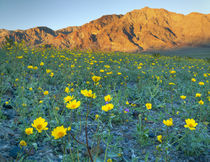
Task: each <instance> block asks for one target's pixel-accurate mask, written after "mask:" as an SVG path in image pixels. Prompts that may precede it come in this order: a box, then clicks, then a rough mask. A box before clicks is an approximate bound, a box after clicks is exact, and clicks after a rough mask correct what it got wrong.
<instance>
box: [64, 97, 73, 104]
mask: <svg viewBox="0 0 210 162" xmlns="http://www.w3.org/2000/svg"><path fill="white" fill-rule="evenodd" d="M73 99H74V96H66V97H64V103H66V102H69V101H71V100H73Z"/></svg>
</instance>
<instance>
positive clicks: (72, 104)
mask: <svg viewBox="0 0 210 162" xmlns="http://www.w3.org/2000/svg"><path fill="white" fill-rule="evenodd" d="M79 106H80V101H78V102H77V100H73V101H70V102H69V103H67V105H66V108H67V109H76V108H78V107H79Z"/></svg>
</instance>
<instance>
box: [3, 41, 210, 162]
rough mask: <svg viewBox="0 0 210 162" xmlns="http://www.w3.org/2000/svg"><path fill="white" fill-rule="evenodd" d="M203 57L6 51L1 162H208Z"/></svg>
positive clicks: (209, 96)
mask: <svg viewBox="0 0 210 162" xmlns="http://www.w3.org/2000/svg"><path fill="white" fill-rule="evenodd" d="M209 70H210V69H209V62H208V61H207V60H204V59H192V58H191V59H188V58H185V57H182V58H181V57H165V56H157V55H153V56H152V55H142V54H127V53H120V52H115V53H103V52H90V51H87V52H79V51H70V50H57V49H44V48H36V49H31V48H27V47H23V46H21V44H15V45H14V46H8V47H7V48H6V49H4V50H1V51H0V97H1V99H0V143H1V144H0V159H1V158H2V159H7V160H8V159H10V160H14V159H16V160H19V161H72V162H74V161H87V162H88V161H91V162H92V161H94V162H100V161H104V162H111V161H112V162H124V161H125V162H131V161H132V162H138V161H202V162H204V161H208V160H209V159H210V157H209V141H210V140H209V125H208V124H209V111H210V106H209V102H210V86H209V75H210V73H209Z"/></svg>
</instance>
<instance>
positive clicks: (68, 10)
mask: <svg viewBox="0 0 210 162" xmlns="http://www.w3.org/2000/svg"><path fill="white" fill-rule="evenodd" d="M145 6H148V7H151V8H165V9H167V10H169V11H173V12H177V13H183V14H189V13H190V12H201V13H210V0H0V29H2V28H4V29H9V30H15V29H28V28H32V27H36V26H48V27H50V28H51V29H53V30H57V29H61V28H65V27H68V26H80V25H83V24H85V23H88V22H89V21H91V20H94V19H97V18H99V17H101V16H103V15H108V14H125V13H127V12H129V11H132V10H134V9H141V8H143V7H145Z"/></svg>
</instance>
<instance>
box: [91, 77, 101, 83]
mask: <svg viewBox="0 0 210 162" xmlns="http://www.w3.org/2000/svg"><path fill="white" fill-rule="evenodd" d="M100 79H101V77H100V76H93V77H92V80H93V81H94V82H98V81H99V80H100Z"/></svg>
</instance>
